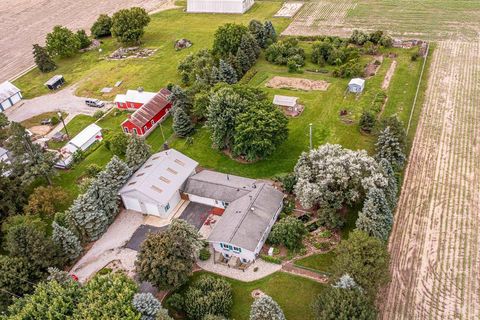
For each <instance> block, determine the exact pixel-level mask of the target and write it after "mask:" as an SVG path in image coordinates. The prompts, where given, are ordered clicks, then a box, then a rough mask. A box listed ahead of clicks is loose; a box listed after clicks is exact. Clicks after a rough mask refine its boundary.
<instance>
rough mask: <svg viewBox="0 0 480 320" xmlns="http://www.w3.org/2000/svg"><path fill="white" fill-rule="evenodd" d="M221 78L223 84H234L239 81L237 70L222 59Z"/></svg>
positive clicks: (220, 64) (220, 65)
mask: <svg viewBox="0 0 480 320" xmlns="http://www.w3.org/2000/svg"><path fill="white" fill-rule="evenodd" d="M219 76H220V79H221V81H222V82H226V83H228V84H234V83H236V82H237V81H238V80H237V72H236V71H235V69H234V68H233V67H232V66H231V65H230V64H228V63H227V62H225V61H224V60H222V59H220V63H219Z"/></svg>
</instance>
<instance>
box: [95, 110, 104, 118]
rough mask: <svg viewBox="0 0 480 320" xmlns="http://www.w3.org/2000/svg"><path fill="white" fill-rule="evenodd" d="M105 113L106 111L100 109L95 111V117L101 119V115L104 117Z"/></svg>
mask: <svg viewBox="0 0 480 320" xmlns="http://www.w3.org/2000/svg"><path fill="white" fill-rule="evenodd" d="M104 114H105V112H103V111H102V110H98V111H95V113H94V114H93V117H94V118H95V119H100V118H101V117H103V115H104Z"/></svg>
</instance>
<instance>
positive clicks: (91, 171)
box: [85, 163, 102, 178]
mask: <svg viewBox="0 0 480 320" xmlns="http://www.w3.org/2000/svg"><path fill="white" fill-rule="evenodd" d="M100 171H102V167H100V166H99V165H98V164H96V163H92V164H89V165H88V166H87V168H86V169H85V174H86V175H87V176H89V177H92V178H93V177H95V176H96V175H97V174H98V173H99V172H100Z"/></svg>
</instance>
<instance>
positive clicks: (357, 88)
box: [348, 78, 365, 93]
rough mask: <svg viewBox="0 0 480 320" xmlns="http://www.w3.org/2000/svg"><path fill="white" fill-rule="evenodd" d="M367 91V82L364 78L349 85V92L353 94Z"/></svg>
mask: <svg viewBox="0 0 480 320" xmlns="http://www.w3.org/2000/svg"><path fill="white" fill-rule="evenodd" d="M363 89H365V80H364V79H362V78H353V79H352V80H350V82H349V83H348V91H350V92H353V93H360V92H362V91H363Z"/></svg>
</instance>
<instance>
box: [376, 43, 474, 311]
mask: <svg viewBox="0 0 480 320" xmlns="http://www.w3.org/2000/svg"><path fill="white" fill-rule="evenodd" d="M430 69H431V73H430V79H429V87H428V89H427V95H426V99H425V103H424V107H423V110H422V115H421V118H420V121H419V125H418V129H417V133H416V136H415V141H414V144H413V148H412V152H411V155H410V159H409V165H408V168H407V170H406V172H405V181H404V185H403V190H402V193H401V197H400V200H399V204H398V209H397V212H396V215H395V223H394V230H393V232H392V236H391V238H390V251H391V255H392V260H391V273H392V282H391V284H390V287H389V290H388V295H387V299H386V302H385V303H384V304H383V317H382V318H383V319H389V320H390V319H479V318H480V295H479V294H478V292H479V290H480V269H479V268H478V266H479V263H480V255H479V249H480V235H479V227H480V215H479V213H480V109H479V106H480V85H479V83H480V43H478V42H476V43H460V42H441V43H439V44H438V48H437V49H436V50H435V53H434V56H433V62H432V65H431V68H430Z"/></svg>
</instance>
